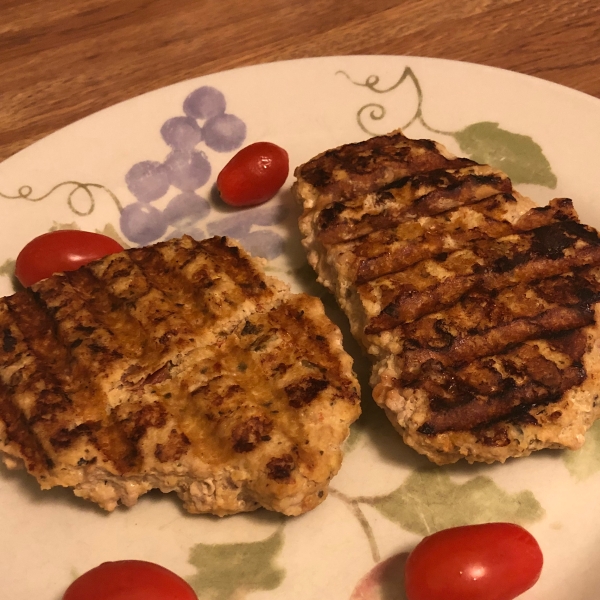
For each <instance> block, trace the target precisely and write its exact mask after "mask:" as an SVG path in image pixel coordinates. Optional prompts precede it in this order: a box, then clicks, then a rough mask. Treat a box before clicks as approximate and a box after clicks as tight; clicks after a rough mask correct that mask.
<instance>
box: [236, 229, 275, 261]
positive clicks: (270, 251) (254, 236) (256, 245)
mask: <svg viewBox="0 0 600 600" xmlns="http://www.w3.org/2000/svg"><path fill="white" fill-rule="evenodd" d="M243 244H244V248H246V250H247V251H248V252H250V254H252V255H253V256H260V257H261V258H267V259H269V260H273V259H274V258H277V257H278V256H279V255H280V254H283V250H284V246H285V240H284V239H283V238H282V237H281V236H280V235H279V234H278V233H275V232H274V231H270V230H269V229H263V230H261V231H253V232H252V233H249V234H248V235H247V236H245V237H244V239H243Z"/></svg>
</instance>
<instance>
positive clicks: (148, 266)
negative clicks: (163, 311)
mask: <svg viewBox="0 0 600 600" xmlns="http://www.w3.org/2000/svg"><path fill="white" fill-rule="evenodd" d="M198 248H199V247H198V246H193V245H191V244H190V247H186V246H185V245H184V244H183V243H180V244H179V245H178V247H177V248H175V249H174V248H173V247H172V246H171V245H168V244H158V245H157V246H151V247H149V248H140V249H136V250H134V251H132V253H131V258H132V260H133V261H134V262H135V263H136V265H138V267H139V268H140V269H141V270H142V271H143V272H144V273H145V275H146V276H147V277H148V279H149V280H150V281H151V283H152V285H153V286H154V287H156V288H158V289H160V290H161V291H162V292H163V293H164V294H165V295H166V296H167V297H168V298H169V300H171V302H173V303H174V304H175V305H176V306H177V307H178V308H179V310H180V311H181V313H182V315H184V317H185V320H186V321H187V322H188V323H189V324H190V326H191V327H194V328H200V327H204V326H205V325H206V324H207V323H208V322H210V321H211V320H215V319H216V318H218V315H216V314H215V312H214V311H213V308H212V307H211V303H210V302H209V301H207V299H206V298H205V292H206V291H207V290H209V289H210V288H212V287H213V285H214V281H213V279H214V277H216V272H217V269H216V265H212V269H211V268H209V269H206V268H200V269H199V270H197V269H196V268H195V264H194V263H196V264H197V263H198V262H205V261H206V256H205V255H204V253H199V252H198ZM186 267H187V271H186ZM190 271H192V272H193V273H194V275H193V280H191V279H190V278H189V277H186V276H185V273H186V272H187V273H189V272H190ZM211 271H212V276H211Z"/></svg>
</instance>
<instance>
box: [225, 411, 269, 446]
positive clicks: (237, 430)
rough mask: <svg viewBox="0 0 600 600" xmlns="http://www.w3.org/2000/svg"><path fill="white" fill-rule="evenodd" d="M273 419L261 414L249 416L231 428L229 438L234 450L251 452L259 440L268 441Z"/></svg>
mask: <svg viewBox="0 0 600 600" xmlns="http://www.w3.org/2000/svg"><path fill="white" fill-rule="evenodd" d="M272 430H273V421H271V420H270V419H267V418H266V417H263V416H255V417H250V418H249V419H248V420H247V421H246V422H244V423H241V424H239V425H237V426H236V427H234V428H233V431H232V432H231V439H232V442H233V449H234V451H235V452H240V453H242V452H251V451H252V450H254V449H255V448H256V446H257V445H258V444H259V443H260V442H264V441H269V440H270V439H271V438H270V436H269V434H270V433H271V431H272Z"/></svg>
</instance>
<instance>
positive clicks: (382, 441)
mask: <svg viewBox="0 0 600 600" xmlns="http://www.w3.org/2000/svg"><path fill="white" fill-rule="evenodd" d="M197 90H199V91H197ZM186 99H187V101H186ZM184 108H185V111H187V113H188V115H191V117H189V118H188V119H187V120H181V119H179V120H175V121H169V124H168V125H165V127H164V128H163V124H165V122H167V121H168V120H169V119H171V118H173V117H177V116H179V117H183V116H184V114H185V113H184ZM41 110H43V108H41ZM223 110H225V111H226V113H227V114H228V115H234V117H232V116H229V117H222V116H221V117H219V116H218V115H219V114H220V113H222V112H223ZM207 115H208V116H210V115H217V116H215V117H214V118H212V120H211V119H205V118H204V117H206V116H207ZM397 127H404V128H405V131H406V133H407V134H408V135H409V136H411V137H424V136H426V137H432V138H434V139H436V140H439V141H441V142H442V143H444V144H446V145H447V146H448V147H449V148H450V149H451V150H452V151H455V152H456V153H458V154H463V155H468V156H471V157H473V158H476V159H480V160H484V161H490V162H492V163H493V164H495V165H497V166H499V167H501V168H503V169H504V170H506V171H507V172H508V173H509V175H511V176H512V177H513V181H514V182H515V183H516V184H517V188H518V189H519V190H520V191H521V192H523V193H525V194H527V195H530V196H531V197H532V198H533V199H534V200H536V201H537V202H539V203H546V202H547V201H548V200H549V199H551V198H552V197H555V196H569V197H572V198H573V199H574V201H575V206H576V208H577V209H578V211H579V213H580V215H581V217H582V219H583V220H585V221H587V222H589V223H591V224H592V225H595V226H597V227H598V226H600V210H599V209H598V207H597V201H598V198H599V196H598V192H597V189H598V182H597V178H598V172H600V159H599V157H600V136H599V135H598V132H600V101H598V100H597V99H595V98H592V97H590V96H586V95H584V94H581V93H579V92H575V91H573V90H570V89H566V88H563V87H560V86H558V85H554V84H551V83H548V82H545V81H541V80H538V79H534V78H531V77H526V76H523V75H519V74H515V73H511V72H507V71H502V70H498V69H493V68H487V67H481V66H476V65H471V64H466V63H459V62H450V61H443V60H434V59H425V58H414V57H397V56H395V57H393V56H368V57H367V56H355V57H331V58H318V59H308V60H300V61H292V62H282V63H274V64H268V65H260V66H256V67H249V68H244V69H238V70H234V71H229V72H225V73H218V74H215V75H210V76H207V77H202V78H199V79H195V80H191V81H185V82H182V83H179V84H176V85H173V86H170V87H167V88H164V89H160V90H157V91H154V92H151V93H149V94H146V95H144V96H141V97H139V98H135V99H133V100H130V101H128V102H125V103H122V104H119V105H117V106H114V107H112V108H110V109H107V110H104V111H102V112H100V113H98V114H95V115H93V116H91V117H89V118H86V119H84V120H82V121H80V122H77V123H75V124H73V125H71V126H69V127H66V128H65V129H63V130H61V131H58V132H56V133H54V134H52V135H50V136H48V137H47V138H45V139H44V140H42V141H40V142H38V143H36V144H34V145H33V146H31V147H30V148H28V149H26V150H24V151H22V152H20V153H19V154H17V155H15V156H13V157H12V158H10V159H8V160H6V161H5V162H4V163H2V164H1V165H0V223H1V227H2V235H1V236H0V272H1V273H2V275H3V276H0V293H2V294H9V293H11V292H12V286H11V278H10V273H11V268H12V261H13V260H14V258H15V257H16V255H17V253H18V252H19V250H20V248H21V247H22V246H23V245H24V244H25V243H26V242H27V241H28V240H30V239H31V238H33V237H34V236H36V235H39V234H41V233H44V232H46V231H48V230H49V229H51V228H55V227H59V228H65V227H78V228H81V229H85V230H92V231H93V230H98V231H103V232H106V233H109V234H112V235H116V236H119V237H120V238H121V239H123V240H125V241H126V242H127V243H129V244H131V245H134V244H135V243H150V242H152V241H154V240H155V239H158V238H159V237H161V236H162V237H163V238H164V237H169V236H172V235H177V234H178V233H180V232H182V231H188V232H190V233H191V234H193V235H196V236H206V235H210V234H214V233H219V234H229V235H231V236H233V237H238V238H239V239H240V240H241V241H242V243H243V244H244V245H245V246H246V247H247V248H248V249H250V250H251V251H253V252H255V253H258V254H263V255H266V256H267V257H268V258H269V259H270V269H272V270H273V272H275V273H276V274H279V275H280V276H281V277H282V278H285V279H287V280H288V281H290V282H291V283H292V284H293V286H294V287H295V288H297V289H298V288H304V289H307V290H310V291H312V292H313V293H317V294H319V295H321V296H322V297H323V298H324V300H325V301H326V304H327V305H328V306H331V304H332V302H331V299H330V297H329V296H328V295H327V294H326V293H325V292H324V291H323V289H322V288H320V287H319V286H317V285H316V284H315V283H314V275H312V273H311V271H310V270H309V269H308V268H307V267H306V262H305V258H304V255H303V253H302V251H301V247H300V244H299V239H298V235H297V233H296V229H295V219H296V217H297V214H298V211H297V208H296V207H295V206H294V205H293V202H292V199H291V196H290V193H289V186H290V185H291V182H292V176H290V178H289V180H288V182H287V184H286V186H285V187H284V189H283V190H282V191H281V193H280V194H279V196H278V198H277V199H275V200H273V201H271V202H270V203H269V204H266V205H264V206H262V207H258V208H255V209H252V210H248V211H243V212H239V211H238V212H228V211H227V210H226V209H225V208H224V207H223V205H221V204H219V202H218V200H217V199H215V196H214V193H213V192H212V188H213V184H214V181H215V178H216V174H217V173H218V172H219V170H220V168H221V167H222V166H223V165H224V164H225V163H226V162H227V160H228V159H229V158H230V157H231V156H232V155H233V153H234V151H235V148H237V147H239V146H240V145H241V144H247V143H251V142H254V141H259V140H270V141H272V142H275V143H277V144H279V145H281V146H283V147H284V148H286V149H287V150H288V151H289V154H290V159H291V164H292V165H297V164H300V163H301V162H303V161H305V160H307V159H309V158H311V157H312V156H313V155H315V154H317V153H318V152H320V151H322V150H325V149H327V148H330V147H333V146H336V145H339V144H341V143H345V142H352V141H358V140H361V139H365V138H367V137H368V136H369V135H370V134H379V133H385V132H387V131H390V130H392V129H395V128H397ZM161 128H163V129H162V131H163V133H164V135H165V137H166V138H167V139H168V140H170V141H171V143H173V144H175V145H179V147H181V148H183V150H182V152H181V153H179V154H177V153H175V154H173V155H171V156H170V158H169V160H166V159H167V157H168V155H169V152H170V150H171V148H170V147H169V146H168V145H167V143H166V142H165V139H163V136H161ZM192 147H195V150H194V152H195V154H190V152H191V151H192ZM190 156H192V157H193V158H191V159H190V158H189V157H190ZM146 161H151V162H146ZM207 161H208V163H209V165H210V173H209V172H208V171H209V167H208V166H207ZM140 163H142V164H141V165H140ZM190 165H191V167H190ZM173 183H175V184H176V185H177V186H179V188H180V189H177V188H176V187H175V186H174V185H173ZM181 189H184V190H188V193H187V195H184V196H183V199H181V197H180V198H179V199H178V200H177V201H175V202H173V203H172V204H170V202H171V200H173V199H174V198H175V197H176V196H178V195H180V194H181V193H182V192H181ZM192 190H193V191H192ZM194 193H195V196H194V195H192V194H194ZM136 196H137V197H138V199H139V200H142V201H144V200H145V201H146V204H143V203H140V202H139V201H138V200H136ZM198 196H199V197H200V198H203V199H204V200H202V199H199V198H198ZM150 200H152V201H151V202H149V201H150ZM169 205H170V208H167V206H169ZM130 206H131V208H127V207H130ZM149 206H150V207H153V208H148V207H149ZM122 209H124V210H123V212H120V211H121V210H122ZM167 221H169V223H168V222H167ZM149 223H150V225H148V224H149ZM332 314H333V315H334V316H335V310H332ZM338 315H339V313H338ZM336 318H337V317H336ZM339 320H340V322H341V323H343V319H339ZM347 340H348V348H349V349H350V350H351V351H352V352H355V350H356V347H355V345H354V344H353V343H352V341H351V340H350V339H349V337H347ZM356 356H357V363H356V367H357V370H358V371H359V372H360V373H361V374H362V375H363V376H364V374H365V373H366V371H367V367H366V365H365V364H364V361H363V359H361V358H360V355H359V354H358V353H356ZM363 381H364V377H363ZM365 392H366V393H365V394H364V416H363V417H361V420H360V421H359V423H358V424H357V426H355V428H354V433H353V435H352V436H351V439H350V441H349V442H348V446H347V455H346V458H345V461H344V465H343V467H342V470H341V472H340V474H339V475H338V476H337V477H336V478H335V479H334V480H333V483H332V493H331V495H330V496H329V498H328V499H327V500H326V501H325V502H324V503H323V504H322V505H321V506H320V507H318V508H317V509H315V510H314V511H313V512H311V513H309V514H306V515H304V516H302V517H299V518H290V519H286V518H282V517H280V516H279V515H275V514H270V513H267V512H266V511H258V512H256V513H253V514H248V515H239V516H234V517H229V518H225V519H218V518H215V517H210V516H190V515H187V514H184V513H183V512H182V510H181V509H180V504H179V501H178V499H177V498H176V497H172V495H171V496H165V495H162V494H160V493H158V492H157V493H151V494H148V495H147V496H144V497H143V498H141V500H140V501H139V503H138V504H137V505H136V506H135V507H134V508H131V509H119V510H116V511H115V512H114V513H112V514H105V513H104V512H102V511H101V510H100V509H98V508H97V507H96V506H95V505H93V504H91V503H87V502H85V501H83V500H79V499H76V498H75V497H74V496H73V495H72V493H71V492H70V491H69V490H63V489H55V490H51V491H49V492H42V491H40V490H39V488H38V485H37V483H36V482H35V481H34V480H33V478H32V477H30V476H29V475H27V474H26V473H25V472H10V471H8V470H7V469H5V468H2V469H1V470H0V523H1V526H0V556H1V558H2V560H1V561H0V573H1V577H0V581H1V582H2V597H4V598H11V599H12V600H21V599H23V600H25V599H29V598H36V599H38V600H58V599H59V598H60V597H61V595H62V592H63V591H64V589H65V588H66V587H67V585H68V584H69V583H70V581H72V579H73V577H75V576H76V575H77V574H80V573H82V572H84V571H86V570H87V569H89V568H91V567H93V566H95V565H97V564H99V563H100V562H103V561H107V560H116V559H123V558H138V559H145V560H150V561H154V562H158V563H160V564H162V565H164V566H166V567H168V568H170V569H172V570H174V571H176V572H177V573H179V574H181V575H182V576H184V577H186V578H187V579H188V580H189V581H191V583H192V584H193V585H194V587H195V589H196V590H197V592H198V595H199V598H201V599H204V600H209V599H210V600H241V599H244V598H248V599H249V600H263V599H265V600H266V599H269V600H278V599H284V598H285V599H287V598H297V599H299V600H313V599H314V600H322V599H323V598H327V599H328V600H350V599H352V600H358V599H359V598H360V599H364V600H367V599H375V598H379V599H382V600H383V599H385V600H401V599H402V598H404V594H403V592H402V574H401V573H402V565H403V562H404V560H405V556H406V552H408V551H409V550H410V549H411V548H412V547H414V545H415V544H416V543H417V542H418V541H419V539H420V538H421V536H423V535H424V534H427V533H429V532H433V531H435V530H438V529H441V528H445V527H449V526H453V525H458V524H463V523H475V522H485V521H506V520H508V521H515V522H518V523H521V524H523V525H525V526H526V527H528V528H529V529H530V530H531V531H532V532H533V534H534V535H535V536H536V538H537V539H538V540H539V542H540V544H541V546H542V548H543V551H544V554H545V568H544V572H543V575H542V577H541V579H540V581H539V583H538V584H537V585H536V586H535V588H534V589H533V590H532V591H530V592H528V593H526V594H525V595H524V596H523V598H531V599H533V598H545V599H546V600H589V599H591V598H595V597H596V596H597V590H598V589H599V587H600V570H599V569H598V568H597V567H596V565H597V564H598V562H599V561H600V543H599V542H600V515H598V513H597V504H598V497H599V496H600V428H592V430H591V431H590V432H589V434H588V438H587V442H586V445H585V446H584V448H583V449H582V450H580V451H578V452H558V451H555V452H550V451H545V452H539V453H537V454H536V455H534V456H532V457H530V458H524V459H519V460H512V461H509V462H508V463H507V464H505V465H492V466H485V465H479V466H469V465H465V464H459V465H454V466H451V467H444V468H434V467H432V466H431V465H430V464H429V463H428V462H427V461H426V460H425V459H423V458H422V457H420V456H418V455H417V454H415V453H414V452H413V451H411V450H409V449H407V448H406V447H404V446H403V444H402V443H401V442H400V439H399V437H398V436H397V435H396V434H395V433H394V431H393V430H392V428H391V426H390V425H389V424H388V423H387V421H386V420H385V418H384V417H383V416H382V415H381V414H380V412H379V410H378V409H376V408H375V407H373V405H372V401H371V400H370V399H369V391H368V389H367V388H366V389H365ZM386 559H391V560H390V561H389V562H387V563H383V564H380V565H379V566H378V567H376V565H377V563H380V562H381V563H382V561H385V560H386ZM375 567H376V568H375Z"/></svg>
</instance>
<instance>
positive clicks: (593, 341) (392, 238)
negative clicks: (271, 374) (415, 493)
mask: <svg viewBox="0 0 600 600" xmlns="http://www.w3.org/2000/svg"><path fill="white" fill-rule="evenodd" d="M296 177H297V181H296V183H295V185H294V189H295V193H296V195H297V197H298V199H299V200H300V202H301V203H302V205H303V208H304V212H303V214H302V216H301V218H300V222H299V224H300V230H301V232H302V234H303V243H304V245H305V247H306V250H307V253H308V259H309V262H310V263H311V265H312V266H313V267H314V268H315V270H316V271H317V274H318V277H319V281H321V282H322V283H323V284H324V285H325V286H326V287H328V288H329V289H330V290H331V291H332V292H333V293H334V294H335V296H336V298H337V300H338V302H339V304H340V306H341V307H342V308H343V309H344V311H345V312H346V314H347V316H348V318H349V320H350V324H351V328H352V331H353V334H354V335H355V337H356V338H357V339H358V340H359V341H360V342H361V343H362V345H363V346H364V348H365V350H366V351H367V352H368V354H369V355H370V357H371V359H372V361H373V375H372V381H371V383H372V385H373V395H374V398H375V400H376V401H377V403H378V404H379V405H380V406H381V407H382V408H383V409H384V410H385V412H386V413H387V415H388V417H389V418H390V420H391V421H392V423H393V424H394V426H395V427H396V428H397V429H398V431H399V432H400V433H401V434H402V436H403V439H404V441H405V442H406V443H407V444H409V445H410V446H412V447H414V448H415V449H416V450H418V451H419V452H421V453H423V454H425V455H427V456H428V457H429V458H430V459H431V460H433V461H434V462H436V463H438V464H443V463H450V462H455V461H457V460H459V459H460V458H463V457H464V458H466V459H467V460H468V461H469V462H474V461H485V462H492V461H496V460H499V461H504V460H506V458H508V457H511V456H523V455H528V454H530V453H531V452H532V451H533V450H539V449H541V448H565V447H566V448H573V449H575V448H579V447H580V446H581V445H582V444H583V441H584V434H585V431H586V430H587V428H588V427H589V426H590V425H591V424H592V422H593V421H594V419H596V418H597V404H598V394H599V389H600V387H599V383H598V378H599V377H600V374H599V367H598V365H599V364H600V362H599V359H600V356H599V352H600V350H599V349H598V341H597V340H598V338H599V336H598V326H597V318H596V316H597V315H596V313H597V311H598V300H599V299H600V239H599V237H598V234H597V232H596V231H595V230H594V229H592V228H590V227H587V226H584V225H582V224H580V223H579V222H578V218H577V214H576V213H575V210H574V209H573V206H572V202H571V201H570V200H568V199H557V200H553V201H552V202H551V203H550V205H549V206H547V207H543V208H535V207H534V205H533V203H532V202H531V201H530V200H529V199H527V198H524V197H522V196H521V195H519V194H518V192H516V191H515V190H514V189H513V187H512V184H511V182H510V180H509V179H508V177H507V176H506V175H505V174H504V173H502V172H500V171H498V170H497V169H493V168H492V167H489V166H487V165H479V164H476V163H474V162H473V161H471V160H468V159H464V158H457V157H455V156H453V155H451V154H450V153H449V152H448V151H447V150H446V149H445V148H443V147H442V146H440V145H439V144H437V143H435V142H432V141H430V140H411V139H408V138H406V137H405V136H404V135H403V134H402V132H400V131H396V132H392V133H391V134H389V135H386V136H380V137H375V138H371V139H370V140H367V141H365V142H360V143H356V144H348V145H345V146H342V147H340V148H335V149H332V150H328V151H327V152H324V153H323V154H321V155H319V156H317V157H315V158H314V159H312V160H310V161H309V162H307V163H306V164H304V165H301V166H300V167H298V168H297V169H296Z"/></svg>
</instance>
